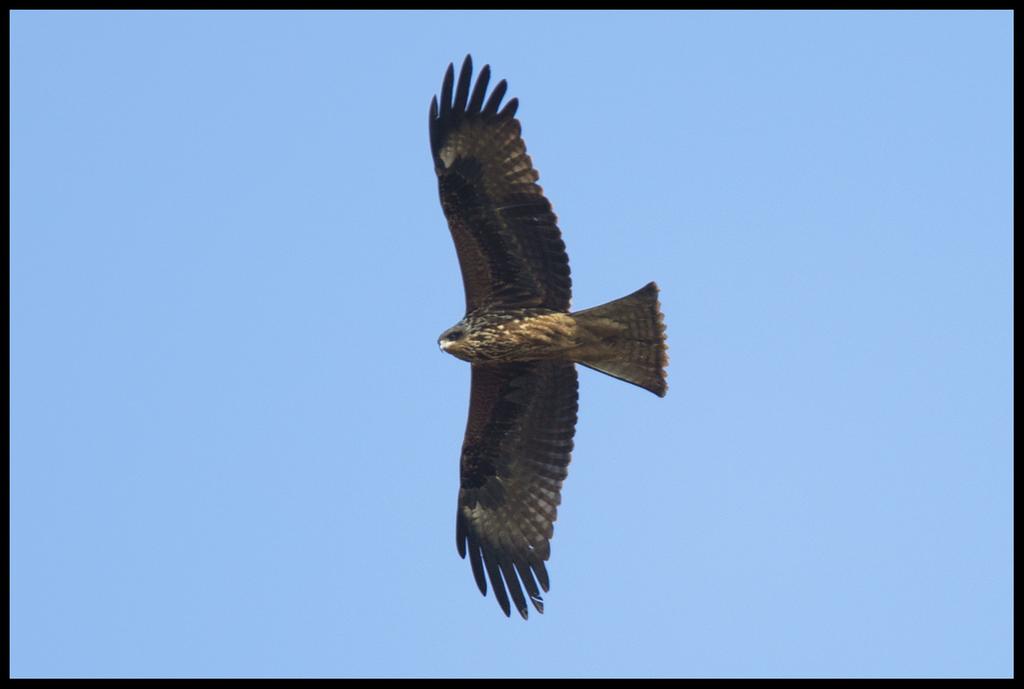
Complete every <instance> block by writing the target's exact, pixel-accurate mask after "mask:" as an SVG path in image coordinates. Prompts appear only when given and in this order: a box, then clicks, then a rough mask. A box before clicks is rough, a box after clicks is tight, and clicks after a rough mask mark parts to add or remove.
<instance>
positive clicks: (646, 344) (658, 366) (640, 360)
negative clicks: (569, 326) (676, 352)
mask: <svg viewBox="0 0 1024 689" xmlns="http://www.w3.org/2000/svg"><path fill="white" fill-rule="evenodd" d="M572 316H573V318H575V319H576V323H577V326H578V327H579V328H580V330H581V331H582V333H583V335H584V337H585V340H586V342H585V344H584V345H583V346H581V347H580V349H579V351H578V353H577V355H576V356H575V357H574V359H575V360H576V362H577V363H580V364H583V365H584V366H587V367H589V368H592V369H595V370H597V371H601V372H602V373H607V374H608V375H609V376H613V377H615V378H618V379H620V380H624V381H626V382H627V383H632V384H633V385H639V386H640V387H642V388H644V389H646V390H650V391H651V392H653V393H654V394H655V395H657V396H658V397H664V396H665V393H666V392H667V391H668V383H667V382H666V374H665V366H667V365H668V353H667V350H668V345H667V344H666V343H665V319H664V316H663V315H662V313H661V309H660V306H659V304H658V286H657V285H656V284H655V283H653V282H650V283H648V284H647V285H645V286H644V287H642V288H641V289H639V290H637V291H636V292H633V293H632V294H630V295H628V296H625V297H622V298H621V299H616V300H615V301H610V302H608V303H607V304H603V305H601V306H595V307H594V308H592V309H586V310H584V311H579V312H577V313H574V314H572Z"/></svg>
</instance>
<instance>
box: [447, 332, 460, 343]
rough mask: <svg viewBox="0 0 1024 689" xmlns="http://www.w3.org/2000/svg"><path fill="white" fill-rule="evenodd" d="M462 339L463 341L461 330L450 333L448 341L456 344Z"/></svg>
mask: <svg viewBox="0 0 1024 689" xmlns="http://www.w3.org/2000/svg"><path fill="white" fill-rule="evenodd" d="M461 339H462V331H461V330H453V331H451V332H450V333H448V341H449V342H455V341H456V340H461Z"/></svg>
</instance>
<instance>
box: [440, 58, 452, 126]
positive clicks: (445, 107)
mask: <svg viewBox="0 0 1024 689" xmlns="http://www.w3.org/2000/svg"><path fill="white" fill-rule="evenodd" d="M454 81H455V65H453V64H452V63H450V62H449V63H448V69H446V70H445V72H444V81H443V82H441V117H444V116H445V115H447V114H448V113H450V112H451V111H452V85H453V82H454Z"/></svg>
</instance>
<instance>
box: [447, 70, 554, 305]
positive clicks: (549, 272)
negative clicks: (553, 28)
mask: <svg viewBox="0 0 1024 689" xmlns="http://www.w3.org/2000/svg"><path fill="white" fill-rule="evenodd" d="M472 72H473V63H472V60H471V59H470V57H469V56H468V55H467V56H466V60H465V62H464V63H463V65H462V70H461V72H460V73H459V81H458V85H457V86H455V88H454V94H453V84H454V79H455V71H454V66H453V65H448V71H447V72H446V73H445V77H444V82H443V84H442V86H441V101H440V105H438V100H437V98H434V99H433V101H431V104H430V149H431V152H432V153H433V156H434V170H435V172H437V179H438V188H439V191H440V195H441V207H442V208H443V209H444V214H445V216H446V217H447V219H448V226H449V228H450V229H451V232H452V238H453V239H454V240H455V249H456V252H457V253H458V255H459V266H460V267H461V269H462V281H463V286H464V287H465V290H466V313H470V312H472V311H475V310H476V309H478V308H480V307H482V306H494V305H501V306H517V307H522V306H543V307H546V308H550V309H557V310H559V311H568V310H569V300H570V297H571V296H572V281H571V279H570V277H569V257H568V256H567V255H566V253H565V244H564V243H563V242H562V236H561V233H560V232H559V230H558V224H557V218H556V217H555V214H554V212H552V210H551V203H550V202H549V201H548V200H547V199H546V198H545V197H544V192H543V190H542V189H541V188H540V186H539V185H538V184H537V179H538V177H539V175H538V174H537V171H536V170H534V169H533V166H532V164H531V161H530V156H528V155H527V154H526V144H525V143H524V142H523V139H522V137H521V136H520V131H521V128H520V124H519V120H517V119H515V112H516V108H517V107H518V101H517V100H516V99H515V98H513V99H512V100H510V101H509V102H508V103H507V104H506V105H505V107H504V108H503V109H502V110H501V111H499V110H498V106H499V105H500V104H501V99H502V97H503V96H504V95H505V90H506V84H505V82H504V80H503V81H501V82H499V83H498V85H497V86H496V87H495V89H494V91H493V92H492V93H491V96H490V98H488V99H487V102H486V103H485V102H484V96H485V95H486V91H487V83H488V81H489V80H490V74H491V71H490V67H489V66H485V67H484V68H483V69H482V70H480V75H479V76H478V77H477V81H476V86H475V87H474V88H473V90H472V93H470V81H471V80H472Z"/></svg>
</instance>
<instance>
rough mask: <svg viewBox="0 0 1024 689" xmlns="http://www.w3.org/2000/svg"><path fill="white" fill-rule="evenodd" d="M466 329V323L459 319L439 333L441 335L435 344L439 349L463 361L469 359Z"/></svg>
mask: <svg viewBox="0 0 1024 689" xmlns="http://www.w3.org/2000/svg"><path fill="white" fill-rule="evenodd" d="M468 330H469V328H468V324H467V323H465V322H463V321H459V322H458V323H456V324H455V325H453V326H452V327H450V328H448V329H447V330H445V331H444V332H443V333H441V337H439V338H437V344H438V346H439V347H440V348H441V351H442V352H448V353H449V354H451V355H452V356H454V357H458V358H459V359H463V360H464V361H469V352H468V351H467V350H468V347H467V341H468V339H469V338H468V337H467V335H468Z"/></svg>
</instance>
